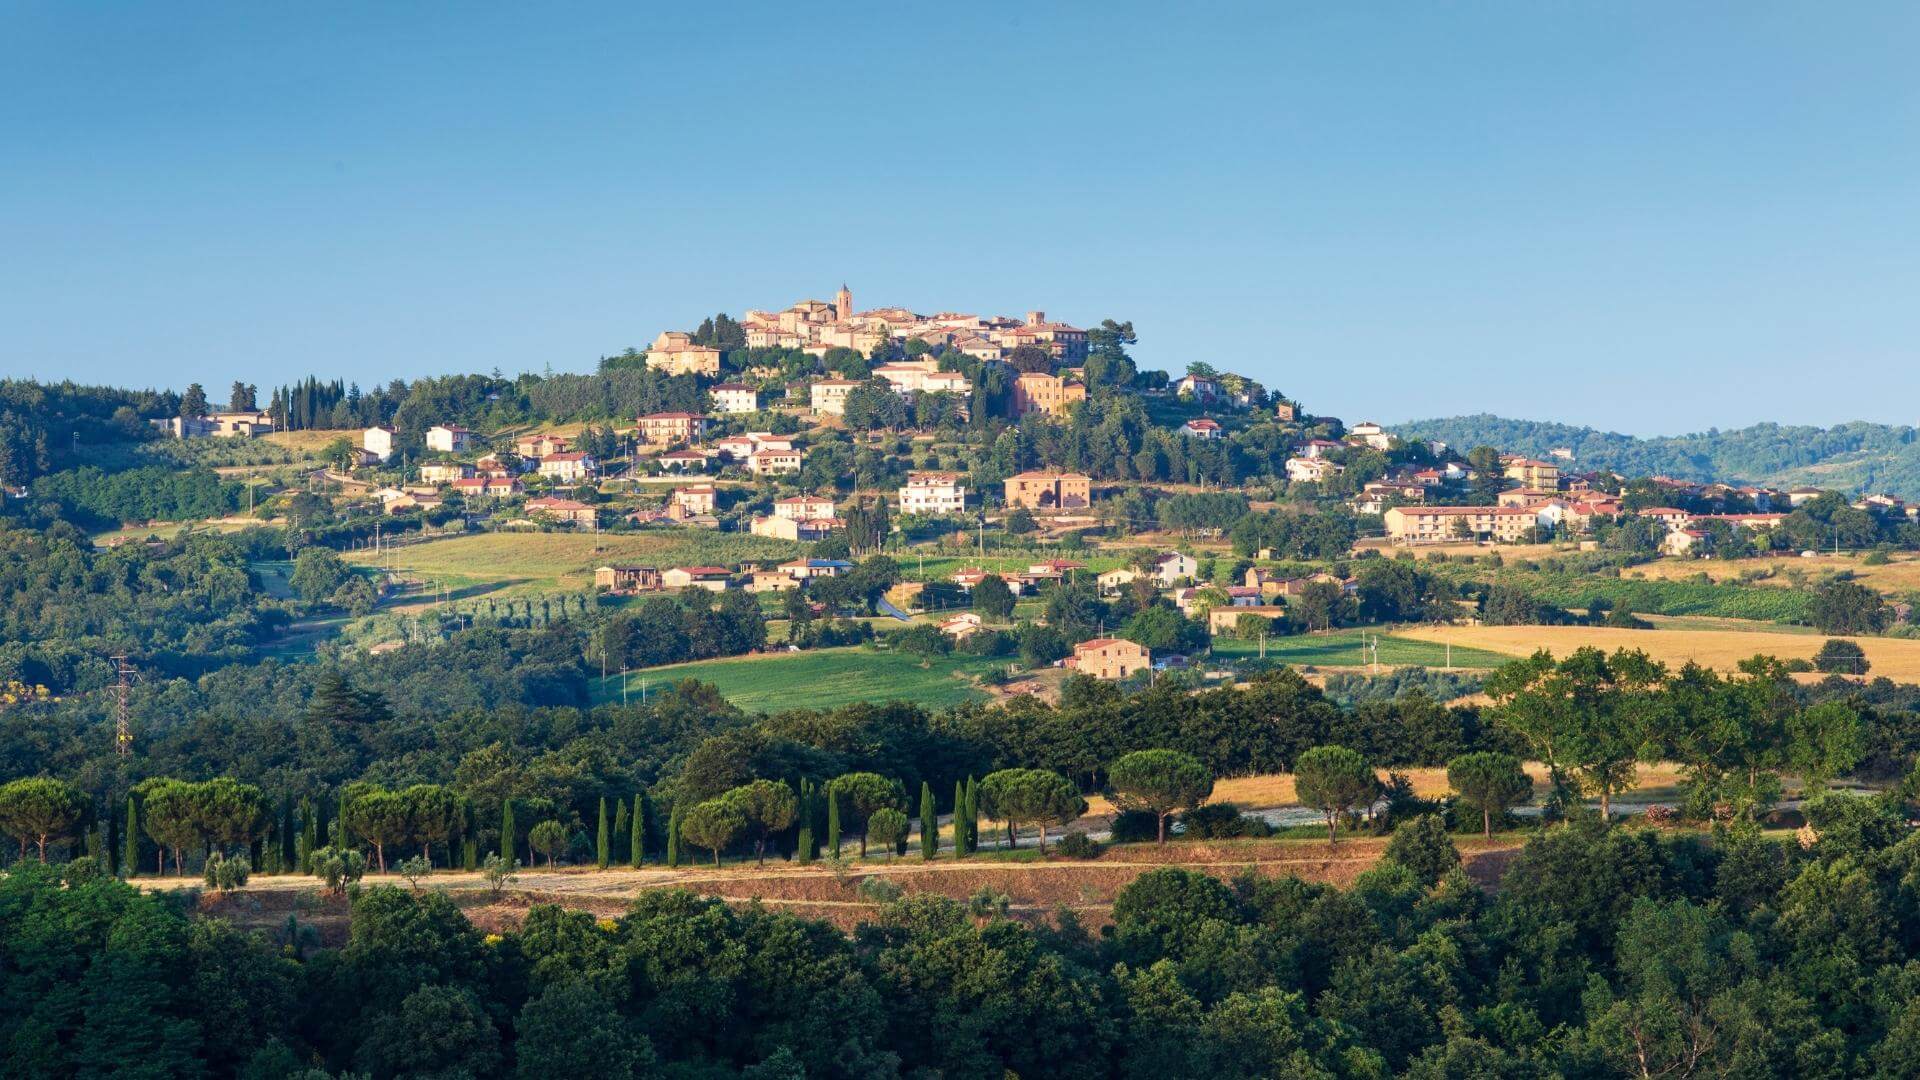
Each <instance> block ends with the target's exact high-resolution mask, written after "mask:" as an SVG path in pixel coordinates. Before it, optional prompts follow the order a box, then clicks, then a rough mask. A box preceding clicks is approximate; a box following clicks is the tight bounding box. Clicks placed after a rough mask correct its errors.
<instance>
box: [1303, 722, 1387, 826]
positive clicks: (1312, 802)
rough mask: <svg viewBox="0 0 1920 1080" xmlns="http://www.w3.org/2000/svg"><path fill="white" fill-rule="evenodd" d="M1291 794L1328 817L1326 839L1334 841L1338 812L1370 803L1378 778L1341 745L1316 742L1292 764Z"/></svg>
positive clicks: (1362, 761) (1343, 812)
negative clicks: (1324, 744) (1317, 743)
mask: <svg viewBox="0 0 1920 1080" xmlns="http://www.w3.org/2000/svg"><path fill="white" fill-rule="evenodd" d="M1293 787H1294V794H1295V795H1296V796H1297V797H1298V798H1299V799H1300V803H1301V805H1302V806H1311V807H1313V808H1314V809H1315V810H1318V811H1320V812H1321V813H1322V814H1323V815H1325V816H1326V819H1327V842H1328V843H1329V844H1337V843H1339V842H1340V837H1339V834H1338V832H1337V831H1336V830H1337V828H1338V826H1339V823H1340V815H1342V814H1345V813H1347V812H1349V811H1350V810H1353V809H1355V808H1356V807H1360V806H1365V805H1367V804H1368V803H1371V802H1372V801H1373V799H1374V797H1375V796H1376V795H1378V794H1379V793H1380V781H1379V779H1378V778H1377V777H1375V776H1374V775H1373V768H1372V767H1371V766H1369V765H1368V764H1367V759H1366V758H1363V757H1361V756H1360V755H1359V754H1358V753H1356V752H1354V751H1352V750H1349V749H1347V748H1346V747H1344V746H1316V747H1314V748H1313V749H1311V750H1309V751H1307V752H1306V753H1304V754H1301V755H1300V759H1299V760H1298V761H1296V762H1294V766H1293Z"/></svg>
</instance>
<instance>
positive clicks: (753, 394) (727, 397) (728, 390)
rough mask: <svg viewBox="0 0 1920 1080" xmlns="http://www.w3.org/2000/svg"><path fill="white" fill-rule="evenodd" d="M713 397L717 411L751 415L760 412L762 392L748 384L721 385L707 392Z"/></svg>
mask: <svg viewBox="0 0 1920 1080" xmlns="http://www.w3.org/2000/svg"><path fill="white" fill-rule="evenodd" d="M707 393H709V394H712V395H713V407H714V409H715V411H718V412H723V413H750V412H759V411H760V391H758V390H756V389H754V388H753V387H751V386H748V385H747V384H746V383H721V384H719V385H718V386H715V387H713V388H711V389H709V390H708V391H707Z"/></svg>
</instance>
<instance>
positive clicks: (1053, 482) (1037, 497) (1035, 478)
mask: <svg viewBox="0 0 1920 1080" xmlns="http://www.w3.org/2000/svg"><path fill="white" fill-rule="evenodd" d="M1006 503H1007V507H1008V508H1009V509H1011V508H1013V507H1020V506H1024V507H1026V508H1027V509H1029V510H1069V509H1081V508H1084V507H1087V506H1091V505H1092V504H1093V478H1092V477H1090V476H1087V475H1085V474H1083V473H1072V472H1045V471H1041V470H1037V469H1036V470H1029V471H1027V472H1023V473H1016V474H1015V475H1013V476H1009V477H1007V480H1006Z"/></svg>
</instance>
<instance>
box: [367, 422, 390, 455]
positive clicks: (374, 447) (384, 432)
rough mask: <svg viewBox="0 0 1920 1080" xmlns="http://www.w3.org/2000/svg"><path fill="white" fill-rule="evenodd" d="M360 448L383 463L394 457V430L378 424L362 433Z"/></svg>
mask: <svg viewBox="0 0 1920 1080" xmlns="http://www.w3.org/2000/svg"><path fill="white" fill-rule="evenodd" d="M360 448H361V449H362V450H365V451H366V452H367V453H369V454H372V455H373V456H374V457H375V458H378V459H379V460H381V461H385V460H387V459H388V458H390V457H392V456H393V429H392V428H390V427H387V426H385V425H383V424H376V425H374V426H373V427H370V428H368V429H367V430H365V431H363V432H361V433H360Z"/></svg>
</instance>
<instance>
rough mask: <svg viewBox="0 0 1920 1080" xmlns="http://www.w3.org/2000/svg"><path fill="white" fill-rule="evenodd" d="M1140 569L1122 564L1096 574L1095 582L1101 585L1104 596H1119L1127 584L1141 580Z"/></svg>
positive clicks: (1101, 593)
mask: <svg viewBox="0 0 1920 1080" xmlns="http://www.w3.org/2000/svg"><path fill="white" fill-rule="evenodd" d="M1139 578H1140V571H1138V570H1135V569H1134V568H1133V567H1131V566H1122V567H1118V568H1116V569H1113V570H1109V571H1107V572H1106V573H1104V574H1100V575H1098V576H1096V577H1095V578H1094V579H1093V580H1094V584H1096V585H1098V586H1099V587H1100V595H1102V596H1118V595H1120V593H1121V592H1122V591H1124V590H1125V589H1126V587H1127V586H1129V585H1131V584H1133V583H1134V582H1135V581H1137V580H1139Z"/></svg>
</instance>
